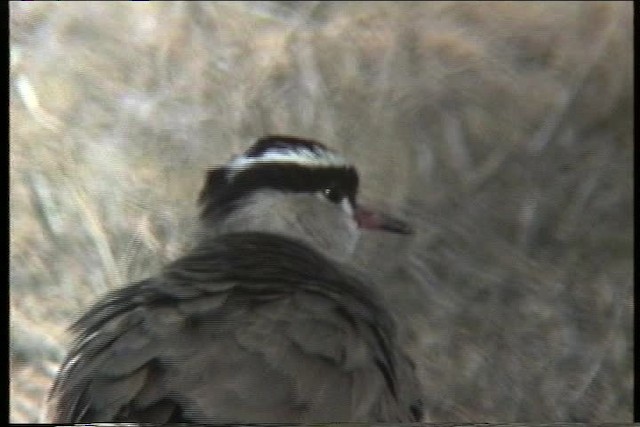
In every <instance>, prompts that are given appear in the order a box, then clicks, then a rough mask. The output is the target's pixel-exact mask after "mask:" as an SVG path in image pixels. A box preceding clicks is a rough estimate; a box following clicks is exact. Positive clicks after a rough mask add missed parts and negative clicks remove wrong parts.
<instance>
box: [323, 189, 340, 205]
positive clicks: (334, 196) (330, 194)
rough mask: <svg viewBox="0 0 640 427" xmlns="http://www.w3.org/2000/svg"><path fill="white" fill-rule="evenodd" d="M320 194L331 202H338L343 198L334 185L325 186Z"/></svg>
mask: <svg viewBox="0 0 640 427" xmlns="http://www.w3.org/2000/svg"><path fill="white" fill-rule="evenodd" d="M322 194H323V195H324V197H326V198H327V199H328V200H330V201H332V202H333V203H339V202H340V201H341V200H342V199H343V198H344V195H343V194H342V192H341V191H340V190H339V189H338V188H336V187H327V188H325V189H324V190H322Z"/></svg>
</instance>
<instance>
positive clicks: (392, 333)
mask: <svg viewBox="0 0 640 427" xmlns="http://www.w3.org/2000/svg"><path fill="white" fill-rule="evenodd" d="M358 189H359V176H358V173H357V170H356V168H355V166H354V165H352V164H351V163H349V162H348V161H347V160H346V159H345V158H344V157H343V156H342V155H340V154H338V153H337V152H336V151H335V150H333V149H331V148H329V147H328V146H326V145H325V144H323V143H321V142H318V141H315V140H312V139H306V138H301V137H295V136H288V135H266V136H264V137H261V138H259V139H257V140H256V141H255V142H254V143H253V144H252V145H251V146H250V147H249V148H248V149H247V150H246V151H245V152H244V153H242V154H240V155H236V156H233V157H232V158H231V159H230V160H229V161H228V162H227V163H226V164H223V165H222V166H219V167H216V168H213V169H210V170H209V171H208V172H207V175H206V178H205V182H204V185H203V187H202V189H201V192H200V195H199V198H198V203H199V208H200V216H199V229H198V232H197V233H195V235H194V245H193V247H192V248H191V249H189V250H188V251H186V253H185V254H184V255H182V256H181V257H179V258H177V259H176V260H174V261H173V262H170V263H168V264H167V265H166V266H165V267H163V268H162V269H161V271H160V272H159V273H157V274H156V275H154V276H151V277H149V278H147V279H145V280H141V281H139V282H136V283H132V284H129V285H126V286H124V287H121V288H118V289H116V290H112V291H111V292H109V293H108V294H106V295H105V296H104V297H102V298H101V299H99V300H98V302H97V303H96V304H95V305H94V306H92V307H91V308H90V309H89V310H88V311H87V312H86V313H85V314H84V315H82V316H81V317H80V318H79V320H77V321H76V322H75V323H74V324H73V325H72V327H71V331H72V332H73V333H74V334H75V339H74V341H73V343H72V344H71V346H70V349H69V352H68V355H67V357H66V359H65V360H64V361H63V363H62V365H61V368H60V370H59V372H58V374H57V376H56V378H55V379H54V382H53V385H52V387H51V389H50V393H49V395H48V400H47V410H48V414H49V419H50V421H51V422H54V423H88V422H149V423H165V422H198V423H246V422H252V423H263V422H264V423H266V422H280V423H282V422H296V423H312V422H349V421H357V422H417V421H420V420H421V418H422V414H423V398H422V395H421V392H420V383H419V381H418V379H417V375H416V365H415V361H414V360H413V359H411V358H410V357H409V356H408V355H407V353H406V352H405V351H404V350H403V349H402V346H401V343H400V339H399V333H398V323H397V321H396V320H395V318H394V316H393V315H392V314H391V313H392V311H391V307H390V306H389V305H388V304H387V303H386V302H385V300H384V298H383V297H382V295H381V294H380V293H379V292H377V291H376V290H375V289H376V288H375V286H373V285H372V283H373V282H372V281H371V279H370V278H367V277H366V274H365V273H363V272H362V271H360V270H358V269H357V268H355V267H353V266H351V265H350V264H349V259H350V257H351V255H352V254H353V252H354V251H355V248H356V244H357V242H358V238H359V236H360V234H361V233H362V232H365V230H366V231H367V232H368V231H374V230H378V231H387V232H392V233H397V234H410V233H411V232H412V230H411V228H410V227H409V225H408V224H407V223H406V222H404V221H403V220H400V219H398V218H395V217H394V216H391V215H389V214H386V213H383V212H380V211H376V210H373V209H371V208H367V207H364V206H362V205H361V204H360V203H359V202H358V200H357V196H358Z"/></svg>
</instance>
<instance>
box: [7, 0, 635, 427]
mask: <svg viewBox="0 0 640 427" xmlns="http://www.w3.org/2000/svg"><path fill="white" fill-rule="evenodd" d="M10 30H11V33H10V37H11V38H10V42H11V45H10V49H11V75H10V79H11V81H10V83H11V87H10V162H11V163H10V166H11V167H10V179H11V190H10V191H11V193H10V196H11V199H10V222H11V223H10V226H11V229H10V230H11V241H10V245H11V246H10V249H11V259H10V261H11V269H10V297H11V337H10V339H11V343H10V344H11V353H10V355H11V359H10V362H11V414H10V419H11V421H12V422H34V421H36V420H37V419H38V416H39V413H40V410H41V408H42V402H43V399H44V396H45V393H46V390H47V388H48V386H49V383H50V381H51V379H52V376H53V375H54V374H55V370H56V368H57V364H58V363H59V362H60V361H61V359H62V357H63V356H64V351H65V350H64V348H65V344H66V343H67V342H68V340H69V337H68V336H66V334H65V328H66V327H67V326H68V325H69V324H70V322H72V321H73V320H74V319H75V318H77V316H78V315H79V314H80V313H81V312H82V310H84V309H85V308H86V307H87V306H88V305H89V304H91V302H92V301H94V300H95V298H96V297H98V296H99V295H101V294H103V293H104V292H105V291H106V290H107V289H110V288H113V287H116V286H120V285H122V284H124V283H126V282H128V281H130V280H133V279H139V278H142V277H144V276H145V275H148V274H151V273H153V272H155V271H157V269H158V268H159V267H160V266H161V265H162V264H163V263H164V262H165V261H167V260H169V259H172V258H175V257H176V256H178V255H179V254H180V252H181V251H182V250H183V249H184V247H185V245H187V244H188V242H189V230H190V229H191V226H192V220H193V217H194V215H195V204H194V201H195V199H196V195H197V192H198V190H199V186H200V183H201V180H202V177H203V173H204V171H205V169H206V168H207V167H210V166H212V165H216V164H219V163H222V162H224V161H225V160H226V159H227V158H228V156H229V155H230V154H232V153H236V152H239V151H241V150H242V149H243V148H244V147H246V146H247V145H248V144H249V142H250V140H251V139H252V138H255V137H257V136H261V135H263V134H265V133H289V134H294V135H301V136H306V137H312V138H316V139H319V140H321V141H325V142H327V143H328V144H329V145H331V146H333V147H336V148H338V149H340V150H341V151H343V152H345V153H346V155H348V156H349V157H350V158H352V159H354V160H355V162H356V163H357V164H358V166H359V167H360V169H361V175H362V176H363V180H362V181H363V183H364V186H363V188H362V192H363V195H362V196H363V198H364V199H367V200H371V201H374V202H377V203H383V204H387V205H389V206H392V207H395V208H396V209H397V210H403V211H404V212H405V214H406V216H407V217H408V218H410V220H411V222H412V223H413V225H414V228H416V230H418V232H417V234H416V235H415V236H414V237H413V238H412V239H411V240H410V241H409V242H408V243H407V241H406V240H401V239H394V240H388V239H386V236H385V239H383V238H382V237H380V236H369V237H368V238H366V239H365V240H364V241H363V243H362V251H361V256H360V257H359V260H358V261H359V262H360V263H362V264H363V265H364V266H365V267H366V268H368V269H369V270H371V271H372V272H374V273H375V274H376V276H377V277H378V280H379V282H380V283H381V284H384V291H385V292H387V293H388V295H389V298H390V299H392V300H393V301H394V302H396V303H397V306H398V307H399V315H403V316H405V317H406V318H407V320H408V321H409V323H410V325H411V326H412V328H413V334H412V335H411V336H410V337H409V338H410V340H411V341H410V342H411V346H412V349H413V350H414V353H415V354H416V357H417V359H418V362H419V363H418V364H419V367H420V372H421V375H422V380H423V382H424V389H425V394H426V395H427V402H428V404H427V406H426V409H427V421H434V422H436V421H456V422H464V421H467V422H469V421H475V422H478V421H482V422H514V421H520V422H533V421H546V422H549V421H590V422H603V421H616V422H624V421H627V422H628V421H631V414H632V390H633V386H632V377H633V375H632V373H633V363H632V360H633V355H632V337H631V335H632V312H633V307H632V271H633V269H632V242H633V239H632V234H633V224H632V200H633V199H632V171H633V162H632V155H633V143H632V116H633V111H632V109H633V100H632V92H633V80H632V62H633V61H632V60H633V50H632V3H631V2H561V3H551V2H550V3H546V2H535V3H528V2H525V3H523V2H496V3H489V2H478V3H474V2H425V3H419V2H418V3H415V2H406V3H404V2H402V3H384V2H375V3H359V2H353V3H350V2H346V3H343V2H339V3H338V2H336V3H332V2H300V3H288V2H248V3H239V2H231V3H225V2H211V3H197V2H179V3H178V2H175V3H174V2H155V3H154V2H148V3H147V2H129V3H122V2H118V3H108V2H95V3H94V2H91V3H83V4H81V5H79V4H78V5H76V4H69V3H64V2H47V3H37V2H19V3H18V2H12V3H11V5H10ZM383 243H384V244H383Z"/></svg>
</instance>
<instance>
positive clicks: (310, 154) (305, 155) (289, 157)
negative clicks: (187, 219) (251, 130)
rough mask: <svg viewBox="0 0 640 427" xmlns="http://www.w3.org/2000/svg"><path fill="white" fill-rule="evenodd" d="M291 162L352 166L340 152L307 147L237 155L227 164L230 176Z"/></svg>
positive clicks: (309, 165) (317, 165)
mask: <svg viewBox="0 0 640 427" xmlns="http://www.w3.org/2000/svg"><path fill="white" fill-rule="evenodd" d="M269 163H271V164H273V163H279V164H290V165H298V166H306V167H332V166H333V167H336V166H337V167H341V166H350V164H349V163H347V161H346V160H345V159H344V158H343V157H342V156H340V155H339V154H336V153H333V152H331V151H327V150H322V149H318V150H311V149H309V148H307V147H292V148H286V149H285V148H274V149H272V150H268V151H266V152H265V153H263V154H262V155H260V156H258V157H246V156H236V157H234V158H233V159H231V161H230V162H229V163H228V164H227V170H228V175H227V176H228V178H233V176H235V175H236V174H237V173H239V172H242V171H244V170H247V169H251V168H252V167H253V166H254V165H259V164H269Z"/></svg>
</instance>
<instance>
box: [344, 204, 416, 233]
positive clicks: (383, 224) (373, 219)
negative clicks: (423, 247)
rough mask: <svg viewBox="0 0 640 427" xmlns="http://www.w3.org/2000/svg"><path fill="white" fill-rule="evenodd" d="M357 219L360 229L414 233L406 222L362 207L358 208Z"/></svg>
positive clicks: (356, 211)
mask: <svg viewBox="0 0 640 427" xmlns="http://www.w3.org/2000/svg"><path fill="white" fill-rule="evenodd" d="M355 218H356V222H357V223H358V227H360V228H364V229H369V230H384V231H389V232H391V233H398V234H411V233H412V232H413V231H412V230H411V227H409V224H407V223H406V222H404V221H401V220H399V219H397V218H393V217H392V216H389V215H387V214H384V213H381V212H374V211H372V210H369V209H367V208H364V207H362V206H357V207H356V209H355Z"/></svg>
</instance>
